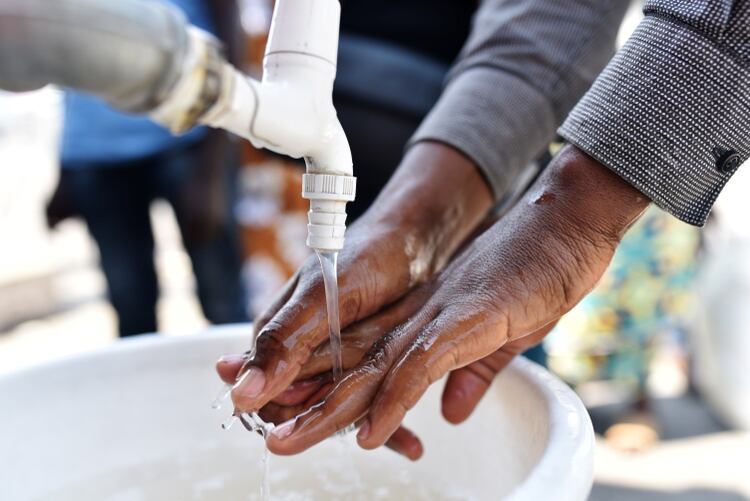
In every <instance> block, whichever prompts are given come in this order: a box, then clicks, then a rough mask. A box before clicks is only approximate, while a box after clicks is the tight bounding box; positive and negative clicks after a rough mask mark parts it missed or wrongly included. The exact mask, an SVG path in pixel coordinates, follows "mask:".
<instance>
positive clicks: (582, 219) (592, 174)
mask: <svg viewBox="0 0 750 501" xmlns="http://www.w3.org/2000/svg"><path fill="white" fill-rule="evenodd" d="M529 196H530V197H531V201H532V203H535V204H540V205H544V203H545V199H549V198H552V199H555V198H558V199H559V200H558V202H559V203H558V204H551V205H554V206H555V207H556V210H558V211H561V212H562V214H560V215H562V216H564V218H565V219H566V222H567V224H568V225H569V227H570V229H571V230H573V231H575V232H576V233H579V234H580V233H583V234H585V235H587V236H588V237H590V238H597V239H601V240H602V241H605V242H612V243H614V244H617V243H618V242H619V241H620V239H621V238H622V236H623V235H624V234H625V232H626V231H627V230H628V228H630V226H631V225H632V224H633V223H634V222H635V221H636V220H637V219H638V218H639V217H640V215H641V214H642V213H643V211H644V210H645V209H646V208H647V207H648V205H649V203H650V201H649V200H648V198H646V197H645V196H644V195H643V194H642V193H640V192H639V191H638V190H637V189H635V188H634V187H633V186H631V185H630V184H628V183H627V182H626V181H624V180H623V179H622V178H620V177H619V176H618V175H617V174H616V173H614V172H612V171H611V170H610V169H609V168H607V167H606V166H604V165H602V164H601V163H600V162H598V161H597V160H595V159H594V158H592V157H590V156H588V155H587V154H586V153H584V152H583V151H581V150H580V149H578V148H576V147H575V146H570V145H569V146H566V147H565V148H564V149H563V150H562V151H561V152H560V153H559V154H558V155H557V157H556V158H555V160H554V161H553V162H552V164H550V166H549V168H548V170H547V172H545V174H544V175H543V176H542V178H541V179H540V183H539V184H538V185H537V187H536V188H535V189H533V190H532V191H531V192H530V195H529Z"/></svg>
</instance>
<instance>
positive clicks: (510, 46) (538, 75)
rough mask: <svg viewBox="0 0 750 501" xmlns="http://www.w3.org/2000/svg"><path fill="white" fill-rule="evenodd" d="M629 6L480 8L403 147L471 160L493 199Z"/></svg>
mask: <svg viewBox="0 0 750 501" xmlns="http://www.w3.org/2000/svg"><path fill="white" fill-rule="evenodd" d="M628 4H629V1H628V0H485V1H484V2H483V4H482V6H481V7H480V9H479V11H478V12H477V15H476V16H475V19H474V25H473V28H472V33H471V35H470V37H469V39H468V40H467V42H466V45H465V46H464V48H463V50H462V52H461V54H460V56H459V58H458V60H457V62H456V64H455V65H454V67H453V68H452V70H451V72H450V73H449V75H448V78H447V80H446V86H445V89H444V90H443V94H442V96H441V97H440V99H439V100H438V103H437V104H436V105H435V107H434V108H433V109H432V111H431V112H430V114H429V115H428V116H427V118H426V119H425V120H424V122H423V123H422V125H421V126H420V128H419V129H418V130H417V132H416V133H415V135H414V136H413V137H412V139H411V141H410V144H414V143H416V142H418V141H424V140H433V141H439V142H442V143H446V144H448V145H451V146H453V147H454V148H456V149H458V150H459V151H461V152H463V153H464V154H465V155H467V156H468V157H469V158H471V159H472V160H473V161H474V162H475V163H476V164H477V165H478V166H479V168H480V169H481V170H482V172H483V173H484V175H485V176H486V178H487V180H488V181H489V183H490V185H491V186H492V188H493V191H494V194H495V196H496V198H497V199H500V198H502V197H503V196H504V195H505V194H506V191H507V190H508V189H509V188H511V187H512V186H513V184H514V181H515V179H516V178H517V176H518V175H519V173H520V172H521V170H522V169H523V168H524V167H525V166H527V165H528V164H529V162H531V161H532V160H533V159H534V158H535V157H536V156H537V155H538V154H539V153H540V152H541V151H542V150H543V148H544V147H545V146H546V145H547V144H548V143H549V142H550V141H551V140H552V139H553V138H554V136H555V129H556V128H557V127H558V126H559V124H560V123H562V121H563V120H564V118H565V116H566V115H567V114H568V112H569V111H570V109H571V108H572V107H573V106H574V105H575V103H576V102H577V101H578V99H580V97H581V96H582V95H583V94H584V92H586V90H587V89H588V88H589V86H590V85H591V83H592V82H593V81H594V79H595V78H596V75H598V74H599V72H600V71H601V70H602V68H604V66H605V65H606V64H607V61H609V59H610V58H611V56H612V54H614V45H615V38H616V34H617V28H618V26H619V24H620V21H621V19H622V17H623V16H624V14H625V11H626V10H627V7H628Z"/></svg>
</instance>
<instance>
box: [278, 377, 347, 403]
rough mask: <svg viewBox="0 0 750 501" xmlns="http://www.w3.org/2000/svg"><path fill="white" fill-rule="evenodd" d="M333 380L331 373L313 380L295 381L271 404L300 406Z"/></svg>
mask: <svg viewBox="0 0 750 501" xmlns="http://www.w3.org/2000/svg"><path fill="white" fill-rule="evenodd" d="M331 378H332V376H331V374H330V373H329V374H325V375H321V376H319V377H316V378H313V379H304V380H300V381H295V382H294V383H292V384H291V385H289V388H287V389H286V390H284V391H283V392H281V393H279V394H278V395H276V396H275V397H274V398H273V400H271V402H273V403H275V404H279V405H286V406H290V405H299V404H301V403H303V402H305V401H307V399H309V398H310V397H311V396H312V395H313V394H315V393H316V392H317V391H318V390H319V389H320V387H321V386H323V385H326V384H330V383H331Z"/></svg>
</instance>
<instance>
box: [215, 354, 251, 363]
mask: <svg viewBox="0 0 750 501" xmlns="http://www.w3.org/2000/svg"><path fill="white" fill-rule="evenodd" d="M244 361H245V355H238V354H234V353H233V354H230V355H222V356H221V358H219V361H218V362H217V363H220V364H238V363H242V362H244Z"/></svg>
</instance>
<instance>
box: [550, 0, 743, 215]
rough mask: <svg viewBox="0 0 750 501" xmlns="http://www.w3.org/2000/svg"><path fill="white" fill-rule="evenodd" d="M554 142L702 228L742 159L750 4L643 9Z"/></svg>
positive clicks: (685, 1) (668, 1) (666, 1)
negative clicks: (568, 145)
mask: <svg viewBox="0 0 750 501" xmlns="http://www.w3.org/2000/svg"><path fill="white" fill-rule="evenodd" d="M644 12H645V14H646V17H645V19H644V20H643V22H642V23H641V24H640V26H639V27H638V28H637V29H636V31H635V33H634V34H633V35H632V37H631V38H630V40H629V41H628V42H627V43H626V45H625V46H624V47H623V48H622V49H621V50H620V51H619V52H618V54H617V55H616V56H615V58H614V59H613V60H612V61H611V62H610V63H609V65H608V66H607V68H606V69H605V70H604V72H603V73H602V74H601V75H600V76H599V78H598V79H597V80H596V82H595V84H594V85H593V87H592V88H591V90H590V91H589V92H588V93H587V94H586V96H585V97H584V98H583V99H582V100H581V102H580V103H579V104H578V105H577V106H576V107H575V109H574V110H573V111H572V112H571V114H570V116H569V117H568V119H567V120H566V121H565V123H564V124H563V126H562V127H561V128H560V134H561V135H562V136H563V137H565V138H566V139H567V140H568V141H570V142H571V143H573V144H575V145H576V146H578V147H579V148H581V149H583V150H584V151H586V152H587V153H588V154H589V155H591V156H593V157H594V158H596V159H597V160H599V161H600V162H602V163H603V164H604V165H606V166H607V167H609V168H610V169H612V170H613V171H615V172H616V173H617V174H618V175H620V176H621V177H622V178H623V179H625V180H626V181H628V182H629V183H630V184H631V185H633V186H634V187H635V188H637V189H638V190H640V191H641V192H642V193H644V194H645V195H646V196H648V197H649V198H650V199H651V200H653V201H654V202H655V203H656V204H657V205H659V206H660V207H661V208H663V209H664V210H666V211H668V212H670V213H672V214H673V215H675V216H677V217H678V218H680V219H682V220H683V221H685V222H687V223H690V224H693V225H703V224H704V223H705V221H706V218H707V216H708V213H709V211H710V210H711V206H712V205H713V203H714V201H715V200H716V197H717V196H718V195H719V192H720V191H721V190H722V188H723V187H724V185H725V184H726V182H727V181H728V180H729V178H731V177H732V174H733V173H734V172H735V170H736V169H737V167H738V166H739V165H740V164H741V163H742V162H743V161H745V160H746V159H747V158H748V156H750V1H748V0H734V1H732V0H715V1H711V2H706V1H701V2H697V1H695V0H651V1H648V2H647V3H646V6H645V9H644Z"/></svg>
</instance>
